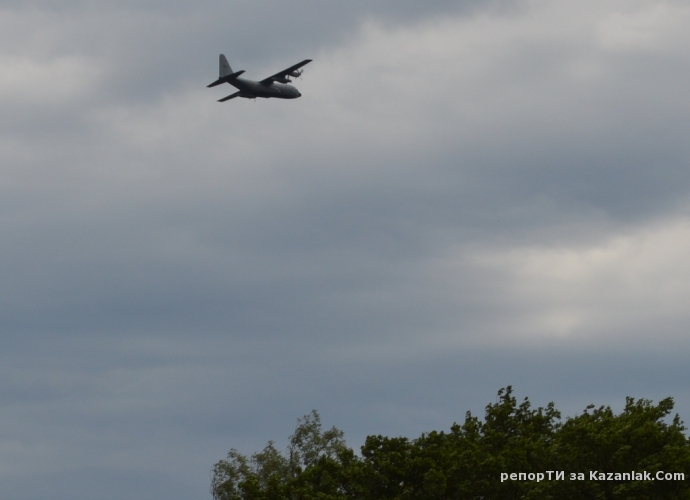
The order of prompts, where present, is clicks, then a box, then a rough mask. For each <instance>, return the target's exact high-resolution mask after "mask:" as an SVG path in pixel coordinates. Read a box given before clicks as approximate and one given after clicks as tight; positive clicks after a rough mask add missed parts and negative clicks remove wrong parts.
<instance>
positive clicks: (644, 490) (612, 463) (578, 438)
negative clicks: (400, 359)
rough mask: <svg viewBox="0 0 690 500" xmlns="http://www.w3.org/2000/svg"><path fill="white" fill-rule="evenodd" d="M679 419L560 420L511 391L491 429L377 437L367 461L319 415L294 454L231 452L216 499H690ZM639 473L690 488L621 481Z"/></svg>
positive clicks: (604, 415)
mask: <svg viewBox="0 0 690 500" xmlns="http://www.w3.org/2000/svg"><path fill="white" fill-rule="evenodd" d="M672 410H673V400H672V399H671V398H667V399H664V400H662V401H660V402H659V403H658V404H657V405H654V404H652V402H651V401H648V400H645V399H640V400H635V399H633V398H627V399H626V405H625V409H624V410H623V412H622V413H620V414H619V415H616V414H615V413H614V412H613V410H611V408H610V407H608V406H606V407H604V406H602V407H599V408H595V407H594V406H588V407H587V408H586V409H585V411H584V412H583V413H582V414H581V415H577V416H575V417H572V418H567V419H566V420H565V422H561V414H560V412H559V411H558V410H556V408H555V406H554V404H553V403H549V404H548V405H547V406H546V407H539V408H536V409H534V408H532V406H531V403H530V402H529V400H528V399H527V398H525V399H524V400H523V401H522V402H521V403H520V404H518V402H517V399H516V398H515V397H514V396H513V390H512V387H510V386H508V387H506V388H505V389H501V390H500V391H498V397H497V401H496V403H493V404H489V405H487V407H486V410H485V414H484V419H483V420H481V419H479V418H478V417H475V416H473V415H472V414H471V413H470V412H467V414H466V415H465V420H464V423H463V424H462V425H459V424H453V426H451V428H450V431H449V432H443V431H440V432H439V431H432V432H429V433H424V434H422V435H421V436H420V437H419V438H416V439H409V438H406V437H393V438H390V437H386V436H381V435H379V436H369V437H367V438H366V441H365V443H364V445H363V446H362V448H361V455H357V454H355V453H354V451H353V450H352V449H350V448H348V447H347V446H346V445H345V440H344V436H343V433H342V431H340V430H338V429H336V428H335V427H333V428H331V429H329V430H327V431H322V429H321V419H320V417H319V414H318V413H317V412H316V411H312V412H311V413H310V414H309V415H305V416H304V417H303V418H302V419H298V421H297V428H296V429H295V432H294V434H293V435H292V436H291V437H290V440H289V445H288V448H287V451H286V453H285V454H282V453H280V452H279V451H278V450H276V449H275V447H274V445H273V442H270V441H269V443H268V445H267V446H266V448H264V450H263V451H261V452H260V453H255V454H254V455H252V456H251V457H249V458H247V457H246V456H244V455H242V454H240V453H239V452H237V450H234V449H232V450H230V453H229V454H228V456H227V458H226V459H225V460H221V461H220V462H218V463H217V464H216V465H215V466H214V469H213V480H212V484H211V492H212V494H213V496H214V498H215V499H216V500H263V499H266V500H268V499H270V500H282V499H286V500H287V499H290V500H293V499H295V500H296V499H300V500H344V499H358V500H379V499H390V500H446V499H448V500H450V499H480V498H481V499H484V500H489V499H500V500H503V499H513V498H514V499H545V500H547V499H562V498H568V499H576V500H577V499H606V500H609V499H668V500H671V499H674V500H675V499H688V500H690V486H689V484H688V479H690V441H689V440H688V438H687V437H686V436H685V434H684V431H685V427H684V426H683V423H682V422H681V421H680V418H679V417H678V415H676V416H675V417H674V418H673V419H672V420H671V421H668V419H669V415H670V414H671V411H672ZM546 471H554V472H553V473H552V476H553V477H551V480H548V479H546V478H545V477H543V476H542V480H540V481H536V480H530V479H529V478H525V477H523V478H522V479H520V478H519V477H518V478H516V479H512V478H510V477H508V476H506V474H510V473H523V474H524V473H531V474H532V479H534V476H535V474H537V473H540V474H542V475H545V474H546ZM590 471H596V472H598V473H611V474H612V476H613V477H611V476H604V477H601V476H600V475H596V474H595V475H594V476H593V477H591V476H590ZM631 471H637V472H640V473H642V472H647V473H648V474H652V475H653V474H656V472H658V471H663V472H673V473H682V474H685V476H684V477H685V478H687V479H686V480H683V481H679V480H675V481H661V480H637V479H638V478H635V477H633V478H632V480H631V478H628V479H626V478H625V477H624V476H622V475H621V474H622V473H628V474H629V473H631ZM556 472H562V474H563V476H561V477H562V479H561V478H559V479H558V480H556V476H555V474H556ZM571 473H575V477H574V479H571V476H570V474H571ZM578 473H579V474H581V475H582V476H581V477H579V476H578ZM616 473H618V474H619V475H618V476H616V475H615V474H616ZM648 479H650V478H648Z"/></svg>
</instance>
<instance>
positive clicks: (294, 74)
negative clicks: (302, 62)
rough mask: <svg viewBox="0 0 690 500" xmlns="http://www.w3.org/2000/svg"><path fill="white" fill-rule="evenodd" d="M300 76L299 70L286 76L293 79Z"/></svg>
mask: <svg viewBox="0 0 690 500" xmlns="http://www.w3.org/2000/svg"><path fill="white" fill-rule="evenodd" d="M301 74H302V72H301V71H300V70H295V71H293V72H292V73H288V75H290V76H291V77H293V78H297V77H298V76H299V75H301Z"/></svg>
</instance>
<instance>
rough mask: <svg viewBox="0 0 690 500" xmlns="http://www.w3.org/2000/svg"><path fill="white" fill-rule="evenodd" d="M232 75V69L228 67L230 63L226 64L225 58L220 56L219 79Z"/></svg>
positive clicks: (222, 55)
mask: <svg viewBox="0 0 690 500" xmlns="http://www.w3.org/2000/svg"><path fill="white" fill-rule="evenodd" d="M228 75H232V68H231V67H230V63H228V60H227V59H226V58H225V55H224V54H221V55H220V75H219V77H220V78H223V77H225V76H228Z"/></svg>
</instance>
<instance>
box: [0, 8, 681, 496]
mask: <svg viewBox="0 0 690 500" xmlns="http://www.w3.org/2000/svg"><path fill="white" fill-rule="evenodd" d="M2 9H3V16H2V19H3V21H2V23H3V29H2V30H0V33H2V35H0V43H2V45H3V48H5V50H4V52H3V54H4V55H3V56H1V57H0V70H1V71H0V74H2V75H3V76H2V77H0V111H1V114H0V116H2V118H1V119H0V151H1V152H2V158H3V163H2V165H0V173H1V174H2V175H0V229H1V230H2V233H3V239H2V240H1V241H0V251H1V252H2V255H3V264H2V265H0V304H1V306H0V307H1V310H2V327H3V333H2V340H3V346H4V349H3V352H2V353H1V354H0V358H1V359H2V365H1V367H0V370H1V371H2V374H1V375H2V377H1V378H0V380H1V382H0V394H1V395H2V397H1V398H0V414H1V415H2V419H3V422H4V426H3V430H2V431H0V476H1V477H2V480H1V481H0V484H2V485H3V486H1V487H0V488H2V493H1V494H0V496H7V497H11V498H19V499H21V498H36V497H39V496H48V495H49V496H51V498H58V499H59V498H70V499H78V498H90V499H91V498H115V497H117V498H121V497H123V496H132V497H137V498H153V497H156V498H159V497H160V496H161V494H163V495H164V496H167V497H170V498H183V497H185V498H186V497H189V496H191V495H199V496H203V495H204V494H206V488H207V485H208V470H209V469H210V467H211V465H212V464H213V463H214V462H215V461H216V460H218V459H219V458H221V457H222V456H223V455H224V454H225V453H226V452H227V450H228V449H229V448H230V447H231V446H234V447H238V448H240V449H242V450H244V451H247V452H251V451H253V450H255V449H257V448H258V447H260V446H262V445H263V444H264V443H265V441H266V440H268V439H278V440H280V439H284V438H285V437H286V436H288V435H289V434H290V432H291V431H292V428H293V425H294V422H295V418H296V417H298V416H300V415H302V414H304V413H306V412H308V411H309V410H311V409H312V408H318V409H319V410H321V411H322V413H323V415H324V421H325V422H327V424H328V425H332V424H335V425H337V426H339V427H342V428H343V429H344V430H345V431H346V432H347V436H350V437H351V441H352V443H353V444H356V443H358V442H361V441H362V439H363V437H364V435H365V434H366V433H385V434H398V433H400V434H407V435H415V434H418V433H420V432H422V431H425V430H429V429H430V428H442V427H447V426H448V425H450V424H451V423H452V422H453V421H454V420H459V419H462V417H463V415H464V412H465V411H466V410H467V409H472V410H473V411H474V412H479V413H481V411H482V408H483V406H484V405H485V404H486V403H488V402H489V401H490V400H491V398H492V397H493V395H494V392H495V390H496V389H498V388H499V387H501V386H504V385H507V384H513V385H515V386H516V388H517V390H518V392H519V393H520V394H525V395H529V396H531V397H533V398H535V401H536V402H537V403H539V404H546V403H547V402H548V401H550V400H554V401H555V402H556V403H557V405H558V407H559V408H561V409H563V410H564V411H566V412H569V413H570V414H572V413H574V412H576V411H579V410H581V409H582V408H583V407H584V406H585V405H586V404H588V403H590V402H593V403H596V404H608V403H614V404H619V405H620V404H622V402H623V398H624V396H626V395H632V396H636V397H650V398H654V399H659V398H661V397H665V396H667V395H673V396H676V397H677V399H678V400H679V401H684V400H687V398H683V396H685V395H686V393H687V391H686V389H685V387H684V386H682V385H681V384H682V382H681V381H683V380H687V373H686V372H687V368H686V365H687V363H685V362H684V360H683V359H682V356H680V355H679V354H677V353H680V352H685V347H686V343H687V340H686V338H687V333H686V330H687V324H688V317H687V313H686V312H685V308H684V297H686V296H687V292H688V290H687V285H686V283H687V282H688V281H687V279H686V278H687V277H688V274H689V273H690V269H689V268H688V266H687V264H686V263H685V260H686V259H685V255H687V249H688V246H690V231H688V229H687V228H688V223H687V217H688V212H687V206H688V203H687V199H688V189H689V188H690V178H689V177H688V173H687V169H686V168H685V167H686V164H687V157H688V148H687V144H686V142H687V141H685V140H683V139H684V136H685V135H686V134H685V132H686V129H687V125H686V122H687V119H686V118H687V116H686V115H687V105H686V98H685V88H684V85H682V82H684V81H685V80H686V76H687V64H686V61H687V57H686V56H687V47H688V44H687V35H686V34H685V33H686V30H685V25H686V24H685V23H684V21H683V20H685V19H686V18H687V16H688V14H689V13H688V10H687V9H686V8H685V6H684V5H682V4H677V3H672V2H665V3H662V2H655V1H651V0H650V1H647V2H640V3H638V4H636V5H635V6H634V7H631V6H629V5H628V4H627V3H624V2H620V3H616V2H614V3H611V4H607V5H606V6H602V5H600V4H599V3H596V2H578V3H568V2H566V3H563V4H558V5H551V6H547V5H541V6H534V5H532V6H529V5H527V4H523V3H519V2H518V3H494V4H491V5H488V4H481V5H480V4H478V3H465V4H457V2H452V3H451V2H440V1H439V2H424V3H423V4H421V3H418V2H417V3H414V2H395V3H393V2H377V3H375V4H371V3H367V4H365V3H364V2H347V3H345V2H335V3H332V4H329V5H328V6H323V5H321V4H316V3H314V2H293V3H291V4H290V5H288V4H282V3H275V4H273V3H267V2H263V3H257V2H253V3H250V2H236V3H233V4H229V5H228V4H226V3H218V2H216V3H210V4H205V5H204V6H201V7H199V6H197V5H192V4H190V3H188V2H172V3H170V2H167V3H165V4H164V3H161V2H143V3H142V2H137V3H122V2H117V3H110V2H101V3H98V4H93V3H90V4H89V5H88V6H85V5H84V4H83V3H80V2H62V3H61V4H60V5H53V4H50V5H48V4H47V3H46V4H41V3H36V4H35V5H34V7H33V8H31V9H28V8H25V7H24V6H23V5H20V4H17V3H14V4H13V3H11V2H4V3H3V4H2ZM221 51H222V52H225V53H226V54H227V55H228V56H229V57H230V59H231V62H232V64H233V67H237V68H241V69H246V70H247V74H248V75H249V76H252V77H257V78H259V77H262V76H265V75H266V74H270V73H271V72H273V71H276V70H278V69H280V68H282V67H284V66H285V65H288V64H290V63H292V62H295V61H297V60H300V59H302V58H304V57H311V58H314V59H315V61H314V62H313V63H312V64H311V65H309V66H307V68H306V69H307V71H306V73H305V77H304V79H303V80H302V81H298V82H296V83H297V86H298V87H299V88H300V90H301V91H302V93H303V97H302V98H301V99H299V100H297V101H294V102H273V101H268V102H265V101H261V102H257V103H252V102H230V103H226V104H224V105H221V104H218V103H216V102H215V99H217V98H218V97H220V96H222V95H225V94H224V93H223V92H226V91H227V89H223V90H220V89H206V88H205V85H206V84H208V83H209V82H210V81H212V80H213V79H214V78H215V76H216V71H217V69H216V64H217V54H218V52H221ZM680 410H681V414H683V413H687V410H688V408H687V405H686V406H681V407H680ZM279 442H280V441H279ZM27 484H28V485H29V486H28V487H27Z"/></svg>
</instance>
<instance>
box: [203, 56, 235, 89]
mask: <svg viewBox="0 0 690 500" xmlns="http://www.w3.org/2000/svg"><path fill="white" fill-rule="evenodd" d="M219 59H220V61H219V66H220V69H219V72H220V76H219V77H218V80H216V81H215V82H213V83H211V84H209V85H206V86H207V87H215V86H216V85H220V84H221V83H231V82H232V80H234V79H235V78H237V77H238V76H240V75H241V74H242V73H244V70H241V71H238V72H236V73H233V71H232V68H231V67H230V63H228V60H227V59H226V58H225V56H224V55H223V54H221V55H220V58H219Z"/></svg>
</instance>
